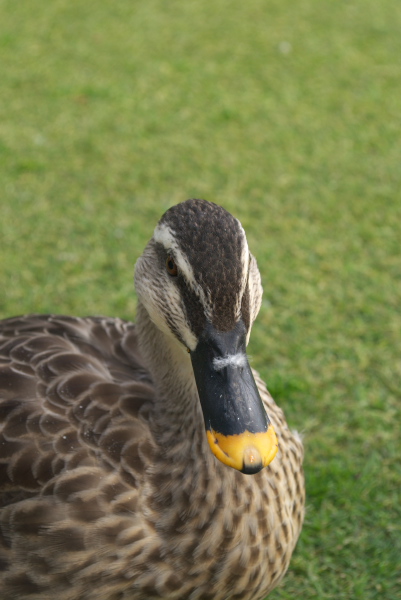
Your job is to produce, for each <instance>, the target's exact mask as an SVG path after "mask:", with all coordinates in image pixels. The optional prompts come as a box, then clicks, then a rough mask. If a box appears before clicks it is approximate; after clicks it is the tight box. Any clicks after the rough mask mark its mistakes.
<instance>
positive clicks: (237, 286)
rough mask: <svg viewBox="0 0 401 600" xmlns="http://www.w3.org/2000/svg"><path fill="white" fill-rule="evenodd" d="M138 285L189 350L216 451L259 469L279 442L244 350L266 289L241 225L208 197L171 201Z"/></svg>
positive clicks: (163, 324)
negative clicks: (208, 199)
mask: <svg viewBox="0 0 401 600" xmlns="http://www.w3.org/2000/svg"><path fill="white" fill-rule="evenodd" d="M135 285H136V290H137V293H138V296H139V298H140V301H141V302H142V304H143V306H144V307H145V308H146V310H147V311H148V313H149V316H150V318H151V319H152V321H153V322H154V323H155V324H156V326H157V327H158V328H159V329H160V330H161V331H163V332H164V333H165V334H166V335H168V336H173V337H174V338H175V340H176V341H177V342H178V343H179V344H180V345H181V347H182V349H183V351H187V352H189V354H190V358H191V363H192V368H193V373H194V377H195V381H196V387H197V389H198V394H199V401H200V404H201V407H202V412H203V417H204V422H205V430H206V436H207V439H208V442H209V445H210V448H211V451H212V452H213V454H214V455H215V456H216V457H217V458H218V459H219V460H220V461H221V462H222V463H224V464H225V465H228V466H230V467H233V468H235V469H237V470H239V471H241V472H243V473H246V474H254V473H257V472H258V471H260V470H261V469H262V468H264V467H265V466H267V465H268V464H269V463H270V462H271V461H272V460H273V458H274V456H275V455H276V453H277V449H278V445H277V438H276V434H275V432H274V429H273V426H272V424H271V423H270V420H269V417H268V415H267V414H266V411H265V408H264V405H263V403H262V400H261V398H260V395H259V392H258V389H257V386H256V383H255V380H254V377H253V374H252V370H251V368H250V366H249V362H248V358H247V355H246V346H247V343H248V340H249V336H250V331H251V327H252V323H253V321H254V320H255V318H256V315H257V313H258V312H259V308H260V304H261V299H262V286H261V281H260V274H259V270H258V267H257V264H256V260H255V258H254V257H253V256H252V255H251V253H250V252H249V249H248V244H247V240H246V236H245V232H244V230H243V228H242V226H241V224H240V222H239V221H238V220H237V219H235V218H234V217H233V216H232V215H231V214H230V213H228V212H227V211H226V210H225V209H223V208H222V207H221V206H218V205H216V204H214V203H212V202H207V201H206V200H197V199H191V200H187V201H186V202H183V203H181V204H178V205H176V206H173V207H172V208H170V209H169V210H168V211H167V212H166V213H165V214H164V215H163V217H162V218H161V220H160V221H159V223H158V225H157V227H156V229H155V231H154V234H153V238H152V239H151V241H150V242H149V244H148V246H147V247H146V249H145V252H144V254H143V255H142V257H141V258H140V259H139V260H138V262H137V265H136V269H135Z"/></svg>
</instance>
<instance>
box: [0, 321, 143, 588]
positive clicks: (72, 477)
mask: <svg viewBox="0 0 401 600" xmlns="http://www.w3.org/2000/svg"><path fill="white" fill-rule="evenodd" d="M153 394H154V390H153V386H152V383H151V381H150V378H149V375H148V374H147V372H146V370H145V368H144V365H143V364H142V362H141V359H140V356H139V353H138V349H137V342H136V335H135V328H134V326H133V325H132V324H130V323H126V322H123V321H121V320H118V319H102V318H84V319H79V318H71V317H56V316H35V315H31V316H26V317H20V318H13V319H8V320H5V321H2V322H1V324H0V507H1V510H0V515H1V517H0V526H1V527H0V597H1V598H24V597H25V595H26V597H29V598H31V597H32V598H33V597H36V596H35V593H36V592H37V593H38V594H39V595H38V597H41V598H42V596H41V595H40V592H41V589H47V585H48V584H49V581H50V579H49V577H51V578H52V579H51V581H52V583H54V584H56V583H57V577H58V578H59V579H60V578H62V577H67V576H69V577H71V574H72V572H73V570H74V569H76V570H78V568H79V569H81V570H82V568H83V565H84V564H85V561H87V562H88V564H89V562H90V557H89V556H88V554H87V553H86V551H85V549H86V547H88V548H89V547H92V548H93V544H87V538H88V536H91V535H95V533H94V532H96V531H99V527H97V526H96V524H98V523H99V522H102V523H103V527H102V528H101V529H102V535H106V534H105V533H104V532H105V531H107V528H108V527H114V528H116V527H117V528H118V527H119V528H121V529H123V527H124V519H123V515H124V511H125V512H129V513H130V514H131V515H132V514H133V512H134V511H135V502H136V490H137V489H138V487H140V483H141V479H142V474H143V473H144V470H145V469H146V464H147V461H148V460H150V457H151V454H152V439H151V436H150V433H149V430H148V427H147V424H146V422H147V418H146V417H147V414H148V412H149V409H150V406H151V403H152V400H153ZM113 512H114V515H116V516H118V521H113V514H110V513H113ZM83 523H85V524H86V527H85V532H84V531H83V528H82V524H83ZM88 524H93V526H92V527H90V526H87V525H88ZM130 525H132V522H131V523H130ZM115 536H116V531H113V539H115ZM106 537H107V535H106ZM61 547H62V548H63V552H62V553H58V552H57V550H59V549H60V548H61ZM69 550H70V554H69ZM92 552H93V550H92ZM69 556H70V557H72V556H73V557H74V559H73V560H72V559H71V565H69V558H68V557H69ZM27 557H29V558H28V559H27ZM27 560H28V561H29V562H30V564H29V565H27V564H26V561H27ZM61 562H62V563H63V564H62V565H61ZM59 563H60V564H59ZM103 568H104V565H103ZM2 573H3V575H2ZM28 573H30V574H32V573H33V574H34V575H28ZM57 573H58V575H57ZM42 583H43V588H42ZM31 594H34V596H31ZM44 597H45V596H43V598H44ZM46 597H47V596H46Z"/></svg>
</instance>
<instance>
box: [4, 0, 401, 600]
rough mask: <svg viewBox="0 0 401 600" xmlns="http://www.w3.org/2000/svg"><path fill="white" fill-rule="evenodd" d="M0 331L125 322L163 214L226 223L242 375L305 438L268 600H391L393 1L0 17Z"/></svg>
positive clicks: (395, 387) (62, 10) (95, 6)
mask: <svg viewBox="0 0 401 600" xmlns="http://www.w3.org/2000/svg"><path fill="white" fill-rule="evenodd" d="M0 22H1V29H0V74H1V86H0V186H1V190H2V198H1V205H0V214H1V219H0V240H1V243H0V282H1V294H0V315H1V316H4V317H6V316H9V315H13V314H20V313H25V312H35V311H36V312H57V313H71V314H109V315H119V316H121V317H124V318H133V317H134V314H135V298H134V295H133V292H132V276H131V273H132V270H133V264H134V262H135V259H136V257H137V256H138V254H139V253H140V252H141V249H142V248H143V246H144V243H145V242H146V240H147V239H148V238H149V237H150V235H151V232H152V229H153V226H154V224H155V223H156V221H157V219H158V218H159V216H160V215H161V213H162V212H163V211H164V210H165V209H166V208H168V206H170V205H171V204H174V203H176V202H179V201H181V200H184V199H185V198H187V197H191V196H192V197H193V196H195V197H205V198H207V199H210V200H215V201H216V202H218V203H221V204H223V205H224V206H225V207H226V208H227V209H229V210H230V211H232V212H233V213H234V214H235V215H236V216H238V217H239V218H240V219H241V220H242V222H243V224H244V226H245V228H246V230H247V232H248V237H249V241H250V245H251V247H252V250H253V252H254V254H255V255H256V256H257V258H258V261H259V266H260V269H261V271H262V275H263V280H264V287H265V300H264V303H263V306H262V310H261V313H260V316H259V319H258V321H257V323H256V325H255V328H254V332H253V336H252V341H251V347H250V354H251V355H253V356H254V360H253V364H254V366H255V367H257V368H258V369H259V370H260V371H261V373H262V375H263V376H264V378H265V379H266V380H267V382H268V384H269V386H270V389H271V391H272V392H273V395H275V397H276V399H277V401H278V402H279V403H280V404H281V405H282V407H283V408H284V410H285V411H286V414H287V417H288V420H289V422H290V424H291V425H292V426H293V427H296V428H297V429H299V430H301V431H302V432H303V433H304V439H305V447H306V457H305V471H306V480H307V515H306V522H305V526H304V529H303V533H302V536H301V539H300V542H299V544H298V547H297V550H296V552H295V554H294V557H293V560H292V563H291V567H290V571H289V573H288V574H287V576H286V578H285V579H284V582H283V584H282V585H281V587H279V588H278V589H277V590H276V591H274V592H273V593H272V594H271V596H270V597H269V598H272V599H273V600H279V599H280V600H284V599H290V598H302V599H303V600H310V599H312V598H313V599H319V600H326V599H327V600H329V599H330V600H340V599H344V600H345V599H349V600H373V599H376V598H380V599H384V600H395V599H396V598H401V572H400V556H401V508H400V506H401V498H400V495H401V467H400V451H401V447H400V434H399V423H400V418H401V415H400V412H401V410H400V388H399V380H400V375H401V362H400V355H401V342H400V334H399V332H400V330H401V316H400V296H401V278H400V276H401V260H400V250H399V248H400V241H399V240H400V239H401V237H400V233H401V232H400V229H401V228H400V222H401V221H400V219H401V197H400V189H401V169H400V155H401V154H400V153H401V142H400V134H399V132H400V125H401V123H400V98H401V63H400V56H401V37H400V35H399V31H400V27H401V7H400V4H399V2H398V1H397V0H382V1H381V2H377V1H376V0H348V1H345V0H338V1H337V2H331V1H329V0H322V1H320V2H318V1H317V0H299V1H298V2H295V3H294V2H290V1H289V0H280V2H279V1H278V0H269V1H268V2H266V1H265V0H250V2H248V3H239V2H233V1H232V0H230V1H229V0H216V1H215V2H213V3H209V2H202V0H192V1H191V2H187V3H183V2H178V0H171V1H169V2H168V3H165V2H162V1H161V0H149V1H148V2H136V1H134V2H132V1H130V2H129V1H128V0H120V1H119V2H111V1H110V0H104V1H103V2H101V3H100V2H95V1H94V0H87V1H86V2H85V3H81V2H77V1H76V0H69V1H67V0H54V1H53V2H51V3H50V4H49V3H46V2H44V0H37V1H36V2H29V1H28V0H21V1H20V2H18V3H15V2H11V0H1V1H0Z"/></svg>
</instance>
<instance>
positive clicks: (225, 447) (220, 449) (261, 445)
mask: <svg viewBox="0 0 401 600" xmlns="http://www.w3.org/2000/svg"><path fill="white" fill-rule="evenodd" d="M206 435H207V439H208V442H209V446H210V448H211V450H212V452H213V454H214V455H215V456H216V458H218V459H219V460H220V461H221V462H222V463H223V464H225V465H227V466H229V467H232V468H234V469H237V470H238V471H242V472H243V473H247V474H253V473H258V472H259V471H260V470H261V469H263V468H264V467H267V465H268V464H270V463H271V461H272V460H273V458H274V457H275V456H276V454H277V451H278V441H277V436H276V432H275V431H274V427H273V426H272V425H271V424H270V425H269V427H268V429H267V431H263V432H258V433H251V432H250V431H244V432H243V433H240V434H234V435H223V434H221V433H218V432H216V431H213V430H208V431H206Z"/></svg>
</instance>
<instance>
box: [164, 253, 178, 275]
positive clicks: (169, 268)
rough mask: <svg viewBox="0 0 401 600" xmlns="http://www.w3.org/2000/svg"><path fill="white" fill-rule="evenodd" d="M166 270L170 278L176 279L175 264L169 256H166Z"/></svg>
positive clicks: (176, 270)
mask: <svg viewBox="0 0 401 600" xmlns="http://www.w3.org/2000/svg"><path fill="white" fill-rule="evenodd" d="M166 269H167V273H169V274H170V275H171V276H172V277H177V274H178V269H177V265H176V264H175V261H174V259H173V258H172V257H171V256H168V257H167V259H166Z"/></svg>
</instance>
